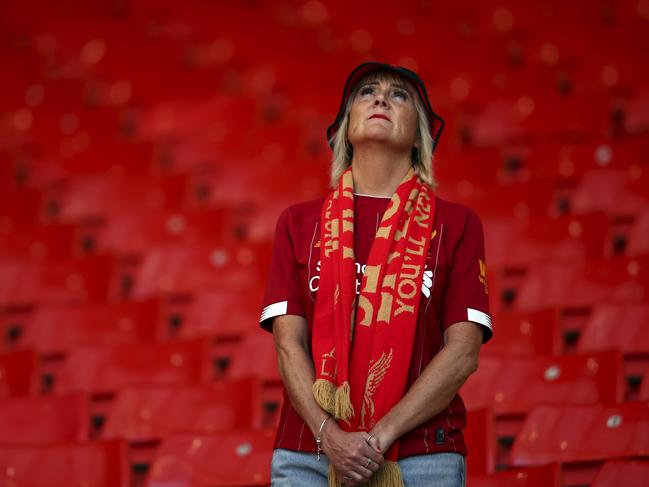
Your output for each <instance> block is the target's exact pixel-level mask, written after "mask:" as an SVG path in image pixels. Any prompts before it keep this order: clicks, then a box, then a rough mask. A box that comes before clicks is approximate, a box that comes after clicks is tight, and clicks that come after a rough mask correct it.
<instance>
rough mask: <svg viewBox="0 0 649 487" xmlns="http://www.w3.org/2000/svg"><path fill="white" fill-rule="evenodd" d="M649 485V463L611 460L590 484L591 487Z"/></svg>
mask: <svg viewBox="0 0 649 487" xmlns="http://www.w3.org/2000/svg"><path fill="white" fill-rule="evenodd" d="M647 484H649V461H647V460H646V459H645V460H635V461H631V460H609V461H608V462H606V463H605V464H604V465H602V468H601V470H600V471H599V473H598V474H597V477H595V480H593V483H592V484H590V485H591V487H609V486H613V485H620V486H622V485H623V486H624V487H645V486H646V485H647Z"/></svg>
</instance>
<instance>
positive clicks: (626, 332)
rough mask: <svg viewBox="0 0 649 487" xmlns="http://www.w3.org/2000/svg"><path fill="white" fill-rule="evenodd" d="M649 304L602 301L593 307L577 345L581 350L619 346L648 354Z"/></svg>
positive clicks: (636, 352) (623, 351) (617, 348)
mask: <svg viewBox="0 0 649 487" xmlns="http://www.w3.org/2000/svg"><path fill="white" fill-rule="evenodd" d="M648 321H649V304H645V303H638V304H635V303H628V304H622V303H603V304H599V305H597V306H595V307H594V309H593V311H592V312H591V314H590V318H589V320H588V323H587V324H586V327H585V328H584V330H583V332H582V334H581V337H580V338H579V342H578V343H577V349H578V350H579V351H580V352H599V351H604V350H619V351H620V352H622V353H623V354H626V355H638V354H644V355H649V330H648V329H647V326H646V324H647V322H648Z"/></svg>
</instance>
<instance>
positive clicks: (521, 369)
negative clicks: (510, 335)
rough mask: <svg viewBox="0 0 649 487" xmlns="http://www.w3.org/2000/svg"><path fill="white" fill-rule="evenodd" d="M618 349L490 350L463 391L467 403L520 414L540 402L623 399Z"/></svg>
mask: <svg viewBox="0 0 649 487" xmlns="http://www.w3.org/2000/svg"><path fill="white" fill-rule="evenodd" d="M622 394H623V381H622V357H621V355H620V354H619V353H618V352H602V353H592V354H588V355H565V356H557V357H541V356H537V357H522V356H521V357H516V356H500V357H496V356H492V355H486V356H484V357H481V358H480V367H479V368H478V370H477V372H475V373H474V374H473V375H472V376H471V377H469V379H468V380H467V382H466V383H465V385H464V386H463V387H462V390H461V395H462V398H463V399H464V401H465V403H466V404H467V407H468V408H470V409H475V408H478V407H482V406H486V405H490V406H491V407H492V408H493V409H494V411H495V412H496V414H520V413H525V412H527V411H529V410H531V409H532V408H533V407H534V406H535V405H537V404H540V403H555V404H566V403H571V404H589V403H598V402H618V401H621V400H622V398H623V395H622Z"/></svg>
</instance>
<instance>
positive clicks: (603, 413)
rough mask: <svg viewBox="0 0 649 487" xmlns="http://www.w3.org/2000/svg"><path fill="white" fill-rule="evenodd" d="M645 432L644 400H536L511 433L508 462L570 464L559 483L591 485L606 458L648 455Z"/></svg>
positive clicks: (648, 426)
mask: <svg viewBox="0 0 649 487" xmlns="http://www.w3.org/2000/svg"><path fill="white" fill-rule="evenodd" d="M647 438H649V403H647V402H630V403H625V404H616V405H609V404H592V405H574V404H573V405H564V406H538V407H536V408H534V409H533V410H532V411H531V412H530V413H529V414H528V416H527V418H526V420H525V423H524V425H523V428H522V430H521V431H520V433H519V434H518V436H517V437H516V441H515V442H514V446H513V449H512V463H513V465H516V466H528V465H542V464H546V463H550V462H559V463H562V464H572V468H571V469H570V470H566V469H565V468H564V477H563V482H564V485H590V484H591V482H592V481H593V479H594V477H595V475H596V473H597V471H598V468H599V464H600V463H601V462H603V461H605V460H607V459H611V458H623V457H630V458H636V457H646V456H649V442H647ZM564 467H565V465H564Z"/></svg>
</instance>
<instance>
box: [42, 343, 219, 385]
mask: <svg viewBox="0 0 649 487" xmlns="http://www.w3.org/2000/svg"><path fill="white" fill-rule="evenodd" d="M207 347H208V343H207V342H206V341H203V340H194V341H189V342H174V343H165V344H152V345H131V346H123V347H78V348H74V349H72V350H70V351H69V352H68V354H67V356H66V358H65V360H64V362H63V364H62V367H61V369H60V371H59V373H58V374H57V376H56V378H55V381H54V390H56V391H57V392H63V391H84V392H89V393H94V394H110V393H113V392H116V391H117V390H118V389H121V388H123V387H127V386H136V385H147V384H158V385H163V384H165V385H172V384H175V385H181V384H197V383H200V382H203V381H206V380H208V379H209V377H210V370H211V367H210V364H209V357H208V354H207V352H208V348H207Z"/></svg>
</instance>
